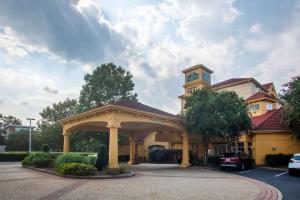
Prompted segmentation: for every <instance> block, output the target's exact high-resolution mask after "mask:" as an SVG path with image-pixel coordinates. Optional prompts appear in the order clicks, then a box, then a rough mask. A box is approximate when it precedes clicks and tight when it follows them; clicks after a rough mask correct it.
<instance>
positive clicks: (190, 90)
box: [188, 87, 197, 94]
mask: <svg viewBox="0 0 300 200" xmlns="http://www.w3.org/2000/svg"><path fill="white" fill-rule="evenodd" d="M196 90H197V88H196V87H193V88H190V89H188V94H192V93H193V92H194V91H196Z"/></svg>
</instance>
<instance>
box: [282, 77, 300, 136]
mask: <svg viewBox="0 0 300 200" xmlns="http://www.w3.org/2000/svg"><path fill="white" fill-rule="evenodd" d="M280 97H281V100H282V101H283V103H284V109H283V113H282V122H283V123H284V124H285V125H286V126H287V127H288V128H289V129H290V130H291V131H292V132H293V134H294V136H295V137H296V138H297V139H299V140H300V76H296V77H294V78H292V81H290V82H288V83H286V84H285V85H283V89H282V94H281V95H280Z"/></svg>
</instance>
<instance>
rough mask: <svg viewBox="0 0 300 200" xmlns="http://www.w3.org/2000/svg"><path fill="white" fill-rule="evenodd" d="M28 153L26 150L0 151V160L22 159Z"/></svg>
mask: <svg viewBox="0 0 300 200" xmlns="http://www.w3.org/2000/svg"><path fill="white" fill-rule="evenodd" d="M28 155H29V153H27V152H5V153H0V161H22V160H24V158H26V157H27V156H28Z"/></svg>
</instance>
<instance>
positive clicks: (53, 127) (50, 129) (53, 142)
mask: <svg viewBox="0 0 300 200" xmlns="http://www.w3.org/2000/svg"><path fill="white" fill-rule="evenodd" d="M78 107H79V106H78V102H77V100H76V99H69V98H67V99H66V100H65V101H62V102H58V103H54V104H53V105H52V106H47V107H46V108H45V109H43V111H42V112H41V113H40V116H41V117H42V119H41V120H40V121H39V122H38V127H39V128H40V130H41V131H42V136H41V137H42V138H41V142H42V143H43V144H48V145H49V147H50V149H51V150H52V151H62V148H63V135H62V126H61V125H60V124H58V123H56V121H57V120H59V119H63V118H66V117H70V116H72V115H75V114H77V113H78Z"/></svg>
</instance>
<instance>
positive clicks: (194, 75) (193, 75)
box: [186, 72, 199, 82]
mask: <svg viewBox="0 0 300 200" xmlns="http://www.w3.org/2000/svg"><path fill="white" fill-rule="evenodd" d="M198 78H199V74H198V73H196V72H193V73H190V74H189V75H188V76H187V77H186V82H191V81H194V80H197V79H198Z"/></svg>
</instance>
